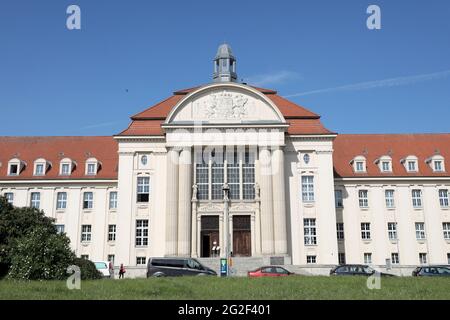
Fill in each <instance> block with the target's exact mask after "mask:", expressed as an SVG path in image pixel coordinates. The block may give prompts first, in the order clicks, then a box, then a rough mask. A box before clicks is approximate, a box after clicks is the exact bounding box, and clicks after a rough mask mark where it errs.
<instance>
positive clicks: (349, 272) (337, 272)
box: [330, 264, 394, 277]
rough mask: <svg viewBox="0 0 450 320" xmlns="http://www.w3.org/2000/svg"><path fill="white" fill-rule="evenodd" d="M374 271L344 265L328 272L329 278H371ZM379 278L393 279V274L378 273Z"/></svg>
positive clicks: (353, 265)
mask: <svg viewBox="0 0 450 320" xmlns="http://www.w3.org/2000/svg"><path fill="white" fill-rule="evenodd" d="M375 272H376V271H375V270H374V269H372V268H371V267H369V266H367V265H363V264H344V265H340V266H337V267H334V268H333V269H331V270H330V275H331V276H371V275H373V274H374V273H375ZM379 273H380V275H381V276H385V277H393V276H394V275H393V274H389V273H384V272H379Z"/></svg>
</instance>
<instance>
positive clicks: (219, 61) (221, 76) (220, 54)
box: [213, 43, 237, 82]
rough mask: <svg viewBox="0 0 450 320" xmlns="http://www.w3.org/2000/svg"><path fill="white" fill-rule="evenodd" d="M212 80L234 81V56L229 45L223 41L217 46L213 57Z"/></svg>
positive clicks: (235, 77)
mask: <svg viewBox="0 0 450 320" xmlns="http://www.w3.org/2000/svg"><path fill="white" fill-rule="evenodd" d="M213 80H214V82H236V80H237V75H236V58H235V57H234V56H233V52H232V51H231V47H230V46H229V45H228V44H226V43H224V44H222V45H220V46H219V49H218V50H217V54H216V57H215V58H214V74H213Z"/></svg>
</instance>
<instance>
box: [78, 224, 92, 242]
mask: <svg viewBox="0 0 450 320" xmlns="http://www.w3.org/2000/svg"><path fill="white" fill-rule="evenodd" d="M91 231H92V227H91V225H90V224H84V225H82V226H81V242H90V241H91Z"/></svg>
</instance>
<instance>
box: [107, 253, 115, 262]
mask: <svg viewBox="0 0 450 320" xmlns="http://www.w3.org/2000/svg"><path fill="white" fill-rule="evenodd" d="M115 259H116V256H115V255H114V254H108V262H111V263H112V264H113V265H114V260H115Z"/></svg>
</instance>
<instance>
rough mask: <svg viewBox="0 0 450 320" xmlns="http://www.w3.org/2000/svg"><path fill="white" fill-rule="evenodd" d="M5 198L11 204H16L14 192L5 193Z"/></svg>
mask: <svg viewBox="0 0 450 320" xmlns="http://www.w3.org/2000/svg"><path fill="white" fill-rule="evenodd" d="M5 198H6V201H8V203H9V204H14V193H12V192H7V193H5Z"/></svg>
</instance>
